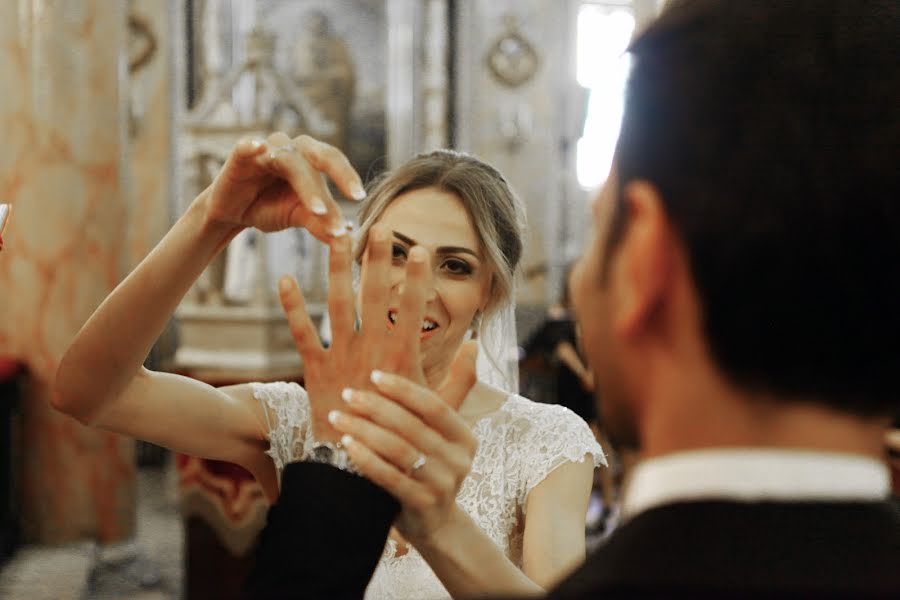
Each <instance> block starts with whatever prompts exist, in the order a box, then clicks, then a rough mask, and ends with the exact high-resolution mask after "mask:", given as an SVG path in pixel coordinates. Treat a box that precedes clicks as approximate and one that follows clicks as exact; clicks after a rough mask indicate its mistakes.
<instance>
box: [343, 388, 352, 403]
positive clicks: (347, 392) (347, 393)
mask: <svg viewBox="0 0 900 600" xmlns="http://www.w3.org/2000/svg"><path fill="white" fill-rule="evenodd" d="M341 399H342V400H343V401H344V402H350V401H351V400H353V390H351V389H350V388H344V389H343V390H341Z"/></svg>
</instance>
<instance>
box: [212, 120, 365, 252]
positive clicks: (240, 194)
mask: <svg viewBox="0 0 900 600" xmlns="http://www.w3.org/2000/svg"><path fill="white" fill-rule="evenodd" d="M323 173H324V174H325V175H327V176H328V177H330V178H331V179H332V180H333V181H334V182H335V184H337V186H338V188H340V190H341V191H342V192H343V193H344V194H346V195H347V197H348V198H354V199H357V200H359V199H361V198H362V197H364V196H365V192H364V190H363V187H362V183H361V181H360V179H359V175H357V173H356V171H354V170H353V167H351V166H350V162H349V161H348V160H347V157H346V156H344V155H343V154H342V153H341V152H340V151H339V150H338V149H336V148H334V147H333V146H330V145H328V144H326V143H324V142H320V141H318V140H316V139H313V138H311V137H309V136H306V135H301V136H299V137H297V138H294V139H291V138H289V137H288V136H287V135H286V134H284V133H281V132H278V133H273V134H272V135H270V136H269V137H268V138H267V139H266V140H265V141H262V140H258V139H256V140H252V139H244V140H241V141H240V142H238V143H237V144H236V145H235V147H234V149H233V150H232V152H231V155H230V156H229V157H228V159H227V160H226V162H225V165H224V166H223V167H222V170H221V171H220V172H219V174H218V175H217V176H216V178H215V180H214V181H213V183H212V184H211V185H210V187H209V188H207V189H206V190H204V191H203V192H202V193H201V194H200V196H199V197H198V199H197V202H200V203H203V204H204V207H205V212H206V215H207V218H208V220H209V221H210V222H211V223H213V224H217V225H222V226H224V227H228V228H232V229H241V228H243V227H256V228H257V229H259V230H261V231H265V232H270V231H279V230H282V229H287V228H288V227H304V228H306V229H308V230H309V231H310V233H312V234H313V235H314V236H315V237H316V238H318V239H319V240H321V241H323V242H326V243H327V242H329V241H330V240H331V238H332V235H333V234H334V233H335V232H337V231H339V230H342V229H343V227H344V225H343V222H342V219H341V212H340V210H339V209H338V206H337V204H336V203H335V201H334V199H333V198H332V197H331V193H330V192H329V191H328V186H327V185H326V184H325V182H324V180H323V178H322V174H323Z"/></svg>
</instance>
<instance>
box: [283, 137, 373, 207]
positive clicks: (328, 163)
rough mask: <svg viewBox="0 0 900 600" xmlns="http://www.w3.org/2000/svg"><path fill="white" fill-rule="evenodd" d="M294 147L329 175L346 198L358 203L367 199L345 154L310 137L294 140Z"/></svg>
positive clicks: (313, 164) (315, 167)
mask: <svg viewBox="0 0 900 600" xmlns="http://www.w3.org/2000/svg"><path fill="white" fill-rule="evenodd" d="M294 145H295V146H297V148H298V149H299V150H300V153H301V154H302V155H303V157H304V158H305V159H306V160H307V161H309V164H310V165H312V167H313V168H314V169H315V170H317V171H319V172H321V173H325V174H327V175H328V177H330V178H331V180H332V181H334V182H335V183H336V184H337V186H338V188H339V189H340V190H341V191H342V192H343V193H344V195H345V196H347V197H348V198H352V199H353V200H357V201H359V200H362V199H363V198H365V197H366V190H365V188H363V185H362V181H361V180H360V178H359V175H358V174H357V173H356V171H355V170H354V169H353V167H352V166H351V165H350V161H349V160H348V159H347V157H346V156H345V155H344V153H343V152H341V151H340V150H338V149H337V148H335V147H334V146H332V145H330V144H326V143H325V142H322V141H319V140H317V139H314V138H311V137H310V136H308V135H301V136H299V137H297V138H296V139H294Z"/></svg>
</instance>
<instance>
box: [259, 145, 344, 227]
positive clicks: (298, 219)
mask: <svg viewBox="0 0 900 600" xmlns="http://www.w3.org/2000/svg"><path fill="white" fill-rule="evenodd" d="M269 145H270V147H271V150H270V152H269V154H268V155H267V158H268V161H269V168H270V170H271V171H272V172H273V173H274V174H275V175H277V176H278V177H281V178H282V179H284V180H285V181H287V182H288V184H289V185H290V186H291V188H292V189H293V190H294V194H295V195H296V196H297V198H298V199H299V201H300V203H299V205H298V206H297V207H296V208H295V209H294V212H293V213H292V214H291V217H290V224H291V225H294V226H297V227H305V228H306V229H308V230H309V232H310V233H312V234H313V235H314V236H315V237H316V238H318V239H319V240H321V241H323V242H326V243H328V242H329V241H330V240H331V237H332V236H333V235H334V234H335V233H336V232H339V231H340V230H342V229H343V226H344V225H343V222H342V218H341V211H340V209H339V208H338V206H337V204H336V203H335V201H334V199H333V198H332V197H331V193H330V192H329V191H328V187H327V186H326V185H325V182H324V181H323V180H322V176H321V175H320V174H319V173H317V172H316V171H315V170H314V169H313V168H312V167H311V166H310V164H309V163H308V162H307V161H306V160H305V159H304V158H303V157H302V156H301V155H300V153H299V151H298V149H297V148H296V147H295V146H294V145H293V144H292V143H290V142H288V143H286V144H284V145H273V144H272V143H271V142H270V144H269Z"/></svg>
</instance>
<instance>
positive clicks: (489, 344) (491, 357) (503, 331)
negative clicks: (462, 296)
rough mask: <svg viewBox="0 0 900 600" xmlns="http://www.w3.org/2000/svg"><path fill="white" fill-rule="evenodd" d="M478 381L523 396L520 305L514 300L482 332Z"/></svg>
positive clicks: (480, 336) (489, 321) (479, 348)
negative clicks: (520, 393) (521, 391)
mask: <svg viewBox="0 0 900 600" xmlns="http://www.w3.org/2000/svg"><path fill="white" fill-rule="evenodd" d="M476 373H477V375H478V380H479V381H481V382H483V383H487V384H489V385H492V386H494V387H496V388H500V389H501V390H504V391H507V392H510V393H512V394H518V393H519V346H518V339H517V338H516V305H515V302H514V301H510V302H508V303H507V304H506V306H504V307H503V308H501V309H500V310H499V311H498V313H497V314H496V315H494V316H493V317H492V318H491V319H488V320H487V322H486V323H483V324H482V325H481V327H480V328H479V331H478V361H477V363H476Z"/></svg>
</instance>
